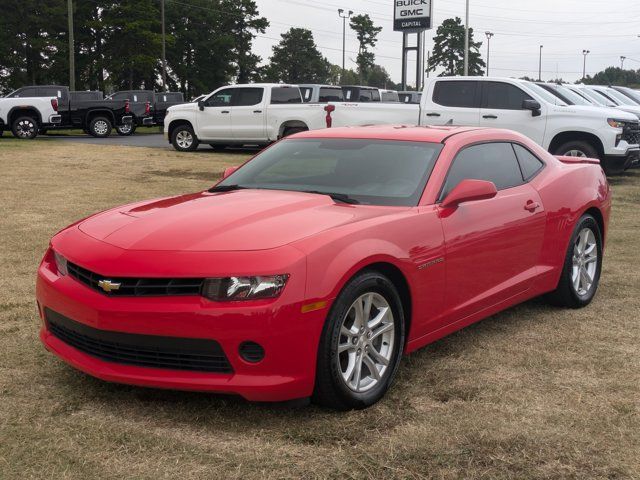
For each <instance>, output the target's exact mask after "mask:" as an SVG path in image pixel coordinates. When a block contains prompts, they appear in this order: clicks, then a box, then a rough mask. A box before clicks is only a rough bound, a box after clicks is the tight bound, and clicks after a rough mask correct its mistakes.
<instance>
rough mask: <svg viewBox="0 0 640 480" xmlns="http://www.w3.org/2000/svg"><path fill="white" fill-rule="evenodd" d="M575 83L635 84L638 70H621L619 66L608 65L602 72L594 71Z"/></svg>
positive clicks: (638, 75)
mask: <svg viewBox="0 0 640 480" xmlns="http://www.w3.org/2000/svg"><path fill="white" fill-rule="evenodd" d="M577 83H585V84H587V85H619V86H621V87H626V86H636V85H638V84H640V72H638V71H635V70H622V69H621V68H619V67H609V68H606V69H605V70H604V71H602V72H598V73H596V74H595V75H594V76H593V77H591V76H587V78H585V79H584V81H582V80H579V81H578V82H577Z"/></svg>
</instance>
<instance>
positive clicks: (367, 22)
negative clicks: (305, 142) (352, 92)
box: [349, 15, 382, 83]
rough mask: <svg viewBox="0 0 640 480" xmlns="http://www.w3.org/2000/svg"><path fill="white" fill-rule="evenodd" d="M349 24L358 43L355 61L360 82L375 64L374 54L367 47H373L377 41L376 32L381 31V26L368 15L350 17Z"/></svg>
mask: <svg viewBox="0 0 640 480" xmlns="http://www.w3.org/2000/svg"><path fill="white" fill-rule="evenodd" d="M349 26H350V27H351V29H352V30H354V31H355V32H356V37H357V38H358V42H359V43H360V47H359V48H358V56H357V58H356V63H357V64H358V73H359V74H360V82H361V83H362V82H364V79H365V78H366V77H367V76H368V72H369V70H370V69H371V68H373V66H374V64H375V60H376V56H375V54H374V53H373V52H371V51H370V50H369V48H374V47H375V46H376V43H378V34H379V33H380V32H381V31H382V27H376V26H375V25H374V23H373V20H371V17H369V15H356V16H355V17H353V18H352V19H351V21H350V23H349Z"/></svg>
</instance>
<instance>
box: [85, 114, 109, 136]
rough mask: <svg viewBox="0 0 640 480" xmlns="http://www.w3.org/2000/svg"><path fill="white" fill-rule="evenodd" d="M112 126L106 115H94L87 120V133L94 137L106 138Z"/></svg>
mask: <svg viewBox="0 0 640 480" xmlns="http://www.w3.org/2000/svg"><path fill="white" fill-rule="evenodd" d="M112 128H113V127H112V125H111V122H110V121H109V119H108V118H107V117H94V118H92V119H91V121H90V122H89V135H91V136H92V137H96V138H107V137H108V136H109V135H111V129H112Z"/></svg>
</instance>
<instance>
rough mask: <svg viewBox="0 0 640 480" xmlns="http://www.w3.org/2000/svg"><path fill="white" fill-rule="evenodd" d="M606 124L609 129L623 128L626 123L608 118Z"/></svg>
mask: <svg viewBox="0 0 640 480" xmlns="http://www.w3.org/2000/svg"><path fill="white" fill-rule="evenodd" d="M607 123H608V124H609V126H610V127H613V128H624V127H625V125H626V124H627V122H626V121H624V120H617V119H615V118H609V119H607Z"/></svg>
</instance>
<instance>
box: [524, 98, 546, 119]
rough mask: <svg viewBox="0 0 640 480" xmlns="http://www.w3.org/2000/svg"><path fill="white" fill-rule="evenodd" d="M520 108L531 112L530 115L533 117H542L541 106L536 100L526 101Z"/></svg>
mask: <svg viewBox="0 0 640 480" xmlns="http://www.w3.org/2000/svg"><path fill="white" fill-rule="evenodd" d="M522 108H523V109H524V110H531V115H532V116H534V117H539V116H540V115H542V105H540V102H538V101H536V100H530V99H527V100H525V101H523V102H522Z"/></svg>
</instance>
